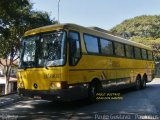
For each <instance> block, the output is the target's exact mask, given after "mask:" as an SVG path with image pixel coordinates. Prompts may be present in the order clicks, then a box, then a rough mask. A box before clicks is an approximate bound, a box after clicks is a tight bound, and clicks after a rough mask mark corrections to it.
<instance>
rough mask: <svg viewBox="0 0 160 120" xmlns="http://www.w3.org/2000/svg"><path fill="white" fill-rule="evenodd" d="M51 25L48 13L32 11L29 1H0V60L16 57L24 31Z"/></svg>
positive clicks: (51, 21)
mask: <svg viewBox="0 0 160 120" xmlns="http://www.w3.org/2000/svg"><path fill="white" fill-rule="evenodd" d="M52 23H53V20H51V19H50V17H49V15H48V13H46V12H41V11H33V10H32V4H31V3H30V2H29V0H1V1H0V43H1V44H0V48H1V50H0V58H4V59H6V58H10V57H11V56H12V57H13V56H15V55H16V53H17V52H18V50H19V47H20V44H19V43H20V38H21V37H22V35H23V34H24V32H25V31H27V30H29V29H32V28H36V27H40V26H44V25H50V24H52Z"/></svg>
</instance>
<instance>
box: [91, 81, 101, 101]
mask: <svg viewBox="0 0 160 120" xmlns="http://www.w3.org/2000/svg"><path fill="white" fill-rule="evenodd" d="M98 92H100V85H99V84H98V83H96V82H92V83H91V84H90V86H89V92H88V97H89V101H90V102H91V103H95V102H96V101H97V100H96V94H97V93H98Z"/></svg>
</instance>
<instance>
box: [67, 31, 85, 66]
mask: <svg viewBox="0 0 160 120" xmlns="http://www.w3.org/2000/svg"><path fill="white" fill-rule="evenodd" d="M70 32H72V33H77V34H78V38H79V48H80V57H79V59H78V60H77V62H76V63H75V64H73V63H71V49H70V38H69V33H70ZM67 41H68V48H69V56H68V63H69V66H76V65H77V64H78V63H79V61H80V59H81V58H82V46H81V36H80V32H78V31H76V30H68V36H67Z"/></svg>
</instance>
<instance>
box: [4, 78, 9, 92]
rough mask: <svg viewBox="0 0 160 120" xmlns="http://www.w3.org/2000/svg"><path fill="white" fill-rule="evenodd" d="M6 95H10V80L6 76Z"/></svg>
mask: <svg viewBox="0 0 160 120" xmlns="http://www.w3.org/2000/svg"><path fill="white" fill-rule="evenodd" d="M5 79H6V85H5V94H8V93H9V78H8V77H7V76H6V78H5Z"/></svg>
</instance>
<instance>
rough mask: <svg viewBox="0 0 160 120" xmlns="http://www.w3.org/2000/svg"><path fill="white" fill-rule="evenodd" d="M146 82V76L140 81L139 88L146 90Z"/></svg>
mask: <svg viewBox="0 0 160 120" xmlns="http://www.w3.org/2000/svg"><path fill="white" fill-rule="evenodd" d="M146 81H147V76H144V77H143V79H142V83H141V88H142V89H144V88H146Z"/></svg>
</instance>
